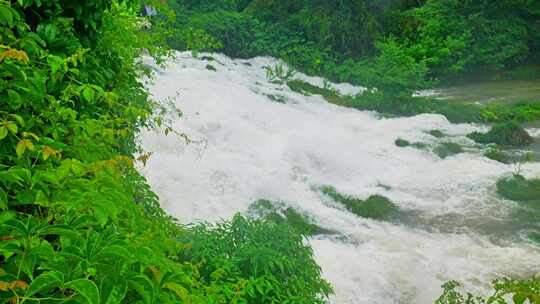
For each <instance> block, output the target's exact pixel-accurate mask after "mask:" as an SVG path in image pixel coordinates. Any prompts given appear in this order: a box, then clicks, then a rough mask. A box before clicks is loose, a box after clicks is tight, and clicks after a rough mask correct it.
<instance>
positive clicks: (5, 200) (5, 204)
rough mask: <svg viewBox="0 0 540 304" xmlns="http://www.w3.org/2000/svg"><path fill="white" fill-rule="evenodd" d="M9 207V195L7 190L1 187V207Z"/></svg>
mask: <svg viewBox="0 0 540 304" xmlns="http://www.w3.org/2000/svg"><path fill="white" fill-rule="evenodd" d="M7 207H8V197H7V194H6V191H4V189H2V188H0V209H3V210H5V209H7Z"/></svg>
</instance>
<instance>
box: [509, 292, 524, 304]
mask: <svg viewBox="0 0 540 304" xmlns="http://www.w3.org/2000/svg"><path fill="white" fill-rule="evenodd" d="M512 300H514V304H523V303H525V300H527V295H526V294H522V293H516V294H515V295H514V297H512Z"/></svg>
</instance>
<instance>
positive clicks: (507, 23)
mask: <svg viewBox="0 0 540 304" xmlns="http://www.w3.org/2000/svg"><path fill="white" fill-rule="evenodd" d="M532 6H534V4H532V3H524V2H522V1H495V2H494V3H492V2H489V3H488V2H482V1H458V0H443V1H438V0H437V1H436V0H430V1H427V2H426V4H424V5H423V6H421V7H418V8H414V9H412V10H410V11H407V12H406V13H405V16H406V17H405V20H406V27H405V29H404V30H403V32H402V33H403V34H402V36H401V37H400V43H401V45H402V49H403V51H404V52H405V53H408V54H409V55H410V56H413V57H414V58H415V59H417V60H424V61H425V62H426V64H427V66H428V67H429V68H430V70H431V72H432V74H434V75H438V76H443V77H448V76H454V75H458V74H459V73H463V72H465V71H470V70H471V69H473V68H482V69H489V70H496V69H500V68H503V67H505V65H508V64H513V63H516V62H520V61H522V60H524V59H525V58H526V57H527V56H528V55H529V51H530V46H529V44H530V41H529V39H530V38H531V36H532V35H533V33H532V32H531V30H534V29H533V28H534V27H535V25H532V26H531V25H529V24H528V20H534V19H535V18H537V16H538V15H536V14H537V13H534V12H533V11H530V10H528V9H529V7H532ZM537 29H538V28H537V27H536V30H537Z"/></svg>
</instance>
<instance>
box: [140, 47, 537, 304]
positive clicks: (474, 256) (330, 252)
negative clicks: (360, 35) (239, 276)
mask: <svg viewBox="0 0 540 304" xmlns="http://www.w3.org/2000/svg"><path fill="white" fill-rule="evenodd" d="M211 56H212V57H213V58H215V61H214V60H209V59H208V58H205V59H207V60H201V59H196V58H193V57H192V56H191V54H190V53H178V54H177V58H176V59H175V60H171V61H170V62H168V64H167V66H166V68H161V69H159V71H158V72H157V75H156V77H155V79H154V80H153V81H152V83H149V84H148V87H149V89H150V91H151V93H152V95H153V96H154V98H156V99H158V100H167V99H169V100H172V101H173V102H174V103H175V104H176V106H178V107H179V108H180V109H181V110H182V112H183V117H182V118H179V119H176V120H174V122H173V127H174V128H175V129H176V130H178V131H180V132H183V133H185V134H187V135H188V136H189V137H190V139H191V140H192V143H190V144H186V142H185V140H184V139H183V138H182V137H179V136H175V135H171V134H169V135H168V136H165V135H164V134H163V130H160V131H148V132H145V133H142V134H141V141H142V143H143V146H144V148H145V149H146V151H148V152H152V153H153V154H152V156H151V157H150V159H149V160H148V163H147V165H146V167H144V168H142V169H141V170H142V172H143V173H144V174H145V176H146V177H147V178H148V180H149V182H150V184H151V186H152V187H153V189H154V191H156V192H157V194H158V195H159V196H160V198H161V204H162V206H163V208H164V209H165V210H166V211H167V212H168V213H169V214H171V215H173V216H175V217H177V218H178V219H180V220H181V221H182V222H184V223H188V222H193V221H210V222H212V221H217V220H220V219H228V218H230V217H232V216H233V215H234V214H235V213H237V212H246V210H247V209H248V206H249V205H250V203H252V202H253V201H255V200H257V199H261V198H266V199H272V200H279V201H283V202H286V203H287V204H288V205H289V206H291V207H293V208H295V209H296V210H297V211H299V212H301V213H303V214H305V215H307V216H308V217H309V218H310V219H312V221H313V222H314V223H316V224H318V225H320V226H322V227H324V228H328V229H330V230H333V231H337V232H338V235H337V236H336V235H334V236H317V237H314V238H312V239H310V240H309V242H310V243H311V245H312V247H313V249H314V252H315V257H316V259H317V262H318V263H319V264H320V265H321V266H322V269H323V276H324V278H326V279H327V280H328V281H329V282H330V283H332V285H333V286H334V290H335V295H334V296H332V298H331V301H332V303H340V304H342V303H343V304H346V303H354V304H363V303H366V304H368V303H369V304H373V303H381V304H389V303H390V304H391V303H417V304H427V303H433V301H434V300H435V299H436V298H437V296H438V295H439V294H440V293H441V289H440V285H441V284H442V283H443V282H445V281H447V280H449V279H454V280H458V281H461V282H463V283H464V284H465V287H466V288H467V289H469V290H471V291H474V292H485V291H486V288H487V286H486V285H485V284H484V283H486V282H489V281H490V280H492V279H494V278H497V277H500V276H504V275H516V276H521V275H523V276H525V275H530V274H532V273H537V272H539V271H540V249H539V248H538V247H535V246H534V245H532V244H530V243H528V242H526V241H524V240H522V239H520V238H512V237H506V236H504V231H502V232H501V234H500V236H499V234H498V233H499V232H500V231H499V232H497V231H491V230H490V229H487V228H486V227H491V226H490V225H492V226H493V225H495V226H497V225H496V223H499V222H505V220H506V219H508V217H510V214H511V212H512V208H513V206H514V204H513V203H511V202H508V201H503V200H501V199H499V198H497V195H496V193H495V187H494V185H495V182H496V181H497V179H499V178H500V177H501V176H505V175H508V174H510V173H511V172H512V170H513V168H512V166H510V165H504V164H500V163H497V162H495V161H492V160H490V159H487V158H485V157H483V156H482V152H481V150H479V149H478V148H475V146H474V144H473V143H472V142H471V141H470V140H468V139H467V138H466V137H465V135H466V134H468V133H470V132H472V131H477V130H485V127H483V126H476V125H470V124H451V123H449V122H448V121H447V120H446V119H445V118H444V117H443V116H440V115H431V114H429V115H428V114H425V115H418V116H415V117H410V118H382V117H380V116H379V115H377V114H376V113H373V112H366V111H358V110H354V109H349V108H344V107H339V106H336V105H332V104H329V103H327V102H326V101H325V100H324V99H323V98H322V97H321V96H317V95H313V96H304V95H302V94H299V93H296V92H293V91H291V90H290V89H289V88H288V87H287V86H286V85H279V84H273V83H270V82H269V81H268V80H267V79H266V76H265V69H264V68H263V67H264V66H272V65H274V64H275V63H276V62H277V60H275V59H272V58H254V59H250V60H232V59H229V58H228V57H226V56H223V55H217V54H211ZM208 64H210V65H212V66H213V67H215V69H216V70H217V71H212V70H208V69H207V68H206V67H207V65H208ZM296 77H297V78H301V79H304V80H306V81H308V82H311V83H313V84H316V85H319V86H322V85H323V81H322V79H320V78H314V77H307V76H305V75H302V74H298V75H297V76H296ZM334 88H336V89H338V90H340V91H341V92H342V94H354V93H358V92H360V91H361V90H362V88H359V87H354V86H351V85H347V84H336V85H334ZM270 95H273V96H280V98H281V99H283V100H285V103H280V102H276V101H273V100H272V99H271V98H269V96H270ZM434 129H437V130H441V131H442V132H444V133H445V134H446V135H447V138H445V139H444V140H445V141H453V142H457V143H461V144H463V145H464V146H465V147H466V152H465V153H462V154H458V155H455V156H452V157H448V158H446V159H440V158H439V157H438V156H436V155H435V154H433V153H431V152H429V151H424V150H418V149H415V148H400V147H397V146H396V145H395V144H394V141H395V140H396V139H397V138H403V139H406V140H409V141H410V142H424V143H427V144H431V145H433V144H436V143H437V142H440V141H441V139H437V138H435V137H433V136H431V135H429V134H427V132H428V131H430V130H434ZM523 170H524V174H525V175H527V176H531V175H533V174H535V173H538V172H540V165H538V164H528V165H526V166H525V167H524V169H523ZM320 185H331V186H334V187H335V188H336V189H337V190H338V191H340V192H342V193H346V194H349V195H354V196H356V197H358V198H362V199H363V198H367V197H368V196H370V195H373V194H380V195H383V196H386V197H388V198H389V199H391V200H392V201H393V202H394V203H396V204H397V205H398V206H399V207H400V209H401V210H402V211H403V212H404V213H407V214H409V216H408V217H407V218H408V220H406V221H402V222H383V221H375V220H370V219H364V218H359V217H357V216H355V215H354V214H352V213H350V212H347V211H346V210H345V209H343V208H339V207H337V206H336V204H335V203H332V202H331V201H330V200H329V199H328V198H327V197H325V196H323V195H321V194H320V193H319V192H318V191H316V187H317V186H320ZM410 214H413V215H414V216H413V220H411V216H410ZM486 219H488V220H486ZM494 223H495V224H494ZM497 227H499V226H497ZM502 227H503V228H504V226H502ZM502 230H505V229H502Z"/></svg>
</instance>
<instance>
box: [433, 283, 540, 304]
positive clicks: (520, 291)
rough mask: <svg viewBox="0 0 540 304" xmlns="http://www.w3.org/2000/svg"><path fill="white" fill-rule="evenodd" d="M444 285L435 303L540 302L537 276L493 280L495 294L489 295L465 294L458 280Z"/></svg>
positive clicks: (516, 303)
mask: <svg viewBox="0 0 540 304" xmlns="http://www.w3.org/2000/svg"><path fill="white" fill-rule="evenodd" d="M442 287H443V289H444V291H443V294H442V295H441V296H440V297H439V298H438V299H437V300H436V301H435V304H485V303H500V304H511V303H512V304H524V303H531V304H537V303H540V280H539V279H538V278H537V277H532V278H531V279H528V280H514V279H500V280H496V281H494V282H493V289H494V291H493V295H491V296H489V297H480V296H475V295H473V294H471V293H466V294H463V293H462V292H460V291H459V290H458V288H459V287H461V284H459V283H458V282H456V281H450V282H447V283H445V284H444V285H443V286H442ZM509 299H512V300H509Z"/></svg>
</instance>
